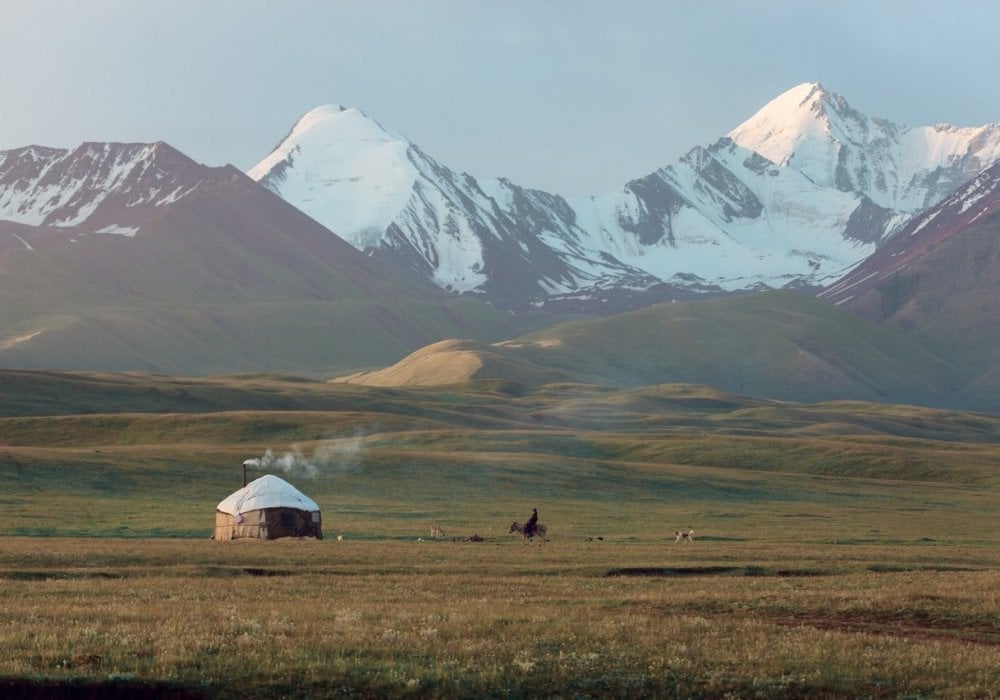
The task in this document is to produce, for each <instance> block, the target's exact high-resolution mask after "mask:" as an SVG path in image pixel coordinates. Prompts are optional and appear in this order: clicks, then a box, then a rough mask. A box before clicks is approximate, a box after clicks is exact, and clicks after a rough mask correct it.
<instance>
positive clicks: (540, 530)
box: [507, 520, 548, 544]
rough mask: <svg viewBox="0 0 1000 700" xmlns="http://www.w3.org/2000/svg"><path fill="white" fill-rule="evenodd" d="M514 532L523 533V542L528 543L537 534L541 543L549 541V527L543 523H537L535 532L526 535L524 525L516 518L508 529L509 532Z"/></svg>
mask: <svg viewBox="0 0 1000 700" xmlns="http://www.w3.org/2000/svg"><path fill="white" fill-rule="evenodd" d="M512 532H519V533H521V544H528V542H530V541H531V538H532V537H534V536H535V535H538V541H539V544H545V543H546V542H547V541H548V536H547V535H548V529H547V528H546V527H545V525H544V524H543V523H535V532H534V533H533V534H531V535H526V534H525V533H524V525H522V524H521V523H519V522H517V521H516V520H515V521H514V522H512V523H511V524H510V530H508V531H507V533H508V534H510V533H512Z"/></svg>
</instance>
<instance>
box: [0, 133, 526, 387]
mask: <svg viewBox="0 0 1000 700" xmlns="http://www.w3.org/2000/svg"><path fill="white" fill-rule="evenodd" d="M0 183H2V185H0V187H2V190H0V206H2V211H3V214H2V216H3V218H5V219H6V220H5V221H0V329H2V331H0V365H2V366H6V367H34V368H46V367H48V368H62V369H89V370H93V369H104V370H143V371H153V372H166V373H178V374H183V373H195V374H213V373H223V372H256V371H261V370H269V371H275V370H283V371H296V372H330V371H337V369H338V368H340V369H341V370H349V369H355V368H357V367H358V366H370V365H378V364H382V363H387V362H392V361H395V360H397V359H398V358H399V357H400V355H401V354H405V353H407V352H409V351H411V350H413V349H414V348H415V347H419V346H420V345H423V344H426V343H430V342H433V341H435V340H439V339H441V338H445V337H454V336H467V335H470V336H473V337H482V336H483V335H486V336H489V337H491V339H494V340H496V339H502V338H507V337H510V335H511V334H512V333H517V332H519V331H522V330H524V328H525V327H526V326H525V323H527V324H528V327H530V325H531V321H530V318H528V317H526V318H514V317H512V316H511V314H509V313H506V312H503V311H500V310H498V309H494V308H492V307H490V306H488V305H486V304H484V303H482V302H479V301H476V300H474V299H468V298H464V297H460V296H455V295H449V294H447V293H445V292H442V291H441V290H440V289H438V288H436V287H434V286H433V285H431V284H429V283H427V282H424V281H421V280H419V279H417V278H416V277H410V276H399V275H397V274H394V273H393V272H392V271H391V270H386V269H384V268H383V267H382V266H381V265H380V264H379V263H377V262H376V261H373V260H370V259H369V258H368V257H366V256H365V255H364V254H362V253H361V252H359V251H357V250H355V249H354V248H353V247H352V246H350V245H348V244H347V243H345V242H344V241H343V240H341V239H339V238H338V237H336V236H335V235H333V234H331V232H330V231H329V230H327V229H326V228H324V227H323V226H321V225H320V224H318V223H317V222H316V221H314V220H313V219H311V218H309V217H308V216H306V215H305V214H303V213H301V212H300V211H298V210H297V209H295V208H294V207H292V206H291V205H289V204H288V203H286V202H285V201H284V200H282V199H280V198H279V197H277V196H275V195H274V194H272V193H271V192H269V191H268V190H266V189H264V188H263V187H260V186H259V185H257V183H255V182H254V181H253V180H251V179H250V178H249V177H247V176H246V175H245V174H244V173H242V172H240V171H239V170H237V169H236V168H233V167H231V166H227V167H222V168H209V167H206V166H203V165H199V164H197V163H195V162H194V161H192V160H190V159H188V158H187V157H186V156H184V155H183V154H181V153H179V152H178V151H176V150H175V149H173V148H171V147H170V146H168V145H167V144H165V143H156V144H146V145H142V144H108V143H104V144H84V145H82V146H80V147H79V148H77V149H75V150H73V151H62V150H57V149H40V148H34V147H32V148H26V149H20V150H18V151H8V152H6V153H3V154H0Z"/></svg>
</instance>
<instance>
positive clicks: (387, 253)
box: [250, 83, 1000, 306]
mask: <svg viewBox="0 0 1000 700" xmlns="http://www.w3.org/2000/svg"><path fill="white" fill-rule="evenodd" d="M998 159H1000V123H997V124H991V125H987V126H983V127H975V128H958V127H951V126H944V125H938V126H934V127H922V128H915V129H911V128H908V127H905V126H903V125H900V124H896V123H894V122H891V121H888V120H885V119H874V118H869V117H866V116H865V115H863V114H861V113H860V112H858V111H856V110H855V109H853V108H852V107H851V106H850V105H849V104H848V103H847V101H846V100H845V99H844V98H843V97H841V96H839V95H835V94H833V93H829V92H827V91H826V90H824V89H823V87H822V86H821V85H820V84H819V83H803V84H802V85H798V86H795V87H794V88H792V89H791V90H788V91H787V92H785V93H783V94H782V95H780V96H778V97H777V98H775V99H774V100H772V101H771V102H770V103H768V104H767V105H765V106H764V107H763V108H762V109H761V110H759V111H758V112H757V113H756V114H755V115H753V116H752V117H751V118H750V119H748V120H747V121H745V122H744V123H743V124H741V125H739V126H738V127H736V128H735V129H733V130H732V131H731V132H730V133H729V134H728V135H727V136H725V137H723V138H721V139H719V140H718V141H717V142H715V143H714V144H712V145H710V146H708V147H696V148H694V149H692V150H691V151H690V152H688V153H687V154H686V155H685V156H684V157H683V158H681V159H680V160H679V161H678V162H677V163H674V164H672V165H668V166H666V167H664V168H661V169H660V170H658V171H656V172H654V173H651V174H649V175H646V176H645V177H641V178H638V179H635V180H632V181H630V182H628V183H626V184H625V185H624V186H623V187H622V188H621V189H620V190H618V191H616V192H613V193H609V194H605V195H601V196H597V197H583V198H574V199H571V200H567V199H565V198H563V197H561V196H559V195H557V194H551V193H547V192H541V191H538V190H528V189H525V188H521V187H518V186H517V185H516V184H514V183H512V182H510V181H509V180H506V179H502V178H501V179H496V180H485V181H477V180H476V179H475V178H473V177H472V176H470V175H466V174H462V175H459V174H457V173H455V172H453V171H451V170H450V169H448V168H447V167H446V166H444V165H442V164H440V163H438V162H437V161H435V160H433V159H432V158H431V157H430V156H428V155H427V154H426V153H424V152H423V151H421V150H420V149H419V148H418V147H417V146H416V145H415V144H413V143H411V142H410V141H408V140H407V139H406V138H405V137H403V136H401V135H399V134H397V133H395V132H391V131H389V130H387V129H385V128H384V127H382V126H381V125H379V124H378V123H377V122H374V121H373V120H370V119H369V118H368V117H366V116H365V115H364V114H363V113H361V112H360V111H358V110H353V109H345V108H343V107H340V106H326V107H320V108H317V109H315V110H312V111H311V112H309V113H308V114H306V115H305V116H304V117H303V118H302V119H300V120H299V122H298V123H297V124H296V125H295V126H294V127H293V128H292V130H291V132H290V133H289V135H288V137H287V138H286V139H285V140H284V141H283V142H282V143H281V145H279V147H278V148H277V149H275V151H273V152H272V153H271V154H270V155H269V156H268V157H267V158H265V159H264V160H262V161H261V162H260V163H259V164H258V165H257V166H256V167H254V168H253V169H251V170H250V175H251V177H253V178H254V179H256V180H258V181H259V182H261V183H262V184H263V185H265V186H266V187H268V188H269V189H271V190H272V191H274V192H275V193H277V194H278V195H280V196H282V197H283V198H285V199H286V200H287V201H289V202H291V203H292V204H294V205H295V206H297V207H299V208H300V209H302V210H303V211H304V212H306V213H307V214H309V215H310V216H312V217H313V218H316V219H317V220H318V221H320V222H321V223H323V224H324V225H326V226H327V227H328V228H330V229H331V230H332V231H334V232H335V233H337V234H338V235H340V236H342V237H344V238H345V239H346V240H348V241H349V242H350V243H351V244H352V245H354V246H355V247H356V248H359V249H361V250H366V251H368V252H369V253H370V254H372V255H378V256H382V257H385V258H388V259H392V260H395V261H396V262H397V263H399V264H401V265H404V266H406V267H408V268H410V269H414V270H417V271H419V272H420V273H421V274H423V275H425V276H426V277H427V278H429V279H431V280H432V281H434V282H435V283H436V284H437V285H438V286H440V287H443V288H445V289H451V290H454V291H467V292H477V293H481V294H483V295H485V296H486V297H487V298H490V299H491V300H494V301H497V302H499V303H501V304H507V305H512V306H518V305H541V304H545V303H550V302H552V301H553V300H554V299H559V298H561V299H564V300H565V299H577V300H587V299H592V300H593V299H600V301H601V302H606V301H607V300H608V298H607V295H608V294H613V293H616V292H623V293H641V292H643V291H644V290H658V294H659V295H660V297H662V298H670V297H676V296H678V295H683V294H684V293H685V292H689V293H704V292H712V291H714V292H724V291H738V290H744V289H753V288H759V287H783V286H788V285H811V286H823V285H825V284H828V283H830V282H832V281H833V280H835V279H837V278H838V277H840V276H842V275H843V274H844V273H845V272H846V271H847V270H848V269H850V268H851V267H852V266H854V265H856V264H857V263H858V262H860V261H861V260H863V259H864V258H866V257H867V256H869V255H870V254H872V253H873V252H874V251H875V250H876V249H877V248H878V247H879V245H880V244H881V243H882V242H884V241H885V240H887V239H889V238H890V237H891V236H892V235H893V234H894V233H895V232H896V231H898V230H899V229H900V228H901V227H902V226H903V225H905V224H906V222H907V221H909V220H910V219H911V218H912V217H913V216H914V215H916V214H917V213H919V212H920V211H922V210H923V209H925V208H927V207H928V206H931V205H933V204H935V203H936V202H938V201H940V200H941V199H943V198H944V197H946V196H947V195H948V194H949V193H950V192H951V191H952V190H954V189H955V188H956V187H958V186H959V185H960V184H962V183H963V182H966V181H967V180H969V179H970V178H972V177H974V176H975V174H976V173H978V172H979V171H981V170H982V169H983V168H985V167H988V166H989V165H992V164H993V163H994V162H996V161H997V160H998Z"/></svg>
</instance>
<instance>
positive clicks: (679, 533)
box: [674, 530, 694, 542]
mask: <svg viewBox="0 0 1000 700" xmlns="http://www.w3.org/2000/svg"><path fill="white" fill-rule="evenodd" d="M681 540H684V541H685V542H693V541H694V530H674V542H680V541H681Z"/></svg>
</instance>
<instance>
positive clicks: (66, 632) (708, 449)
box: [0, 372, 1000, 698]
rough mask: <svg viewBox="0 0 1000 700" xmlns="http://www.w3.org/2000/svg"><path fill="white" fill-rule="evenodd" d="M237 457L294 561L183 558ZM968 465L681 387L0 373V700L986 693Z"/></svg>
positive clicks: (983, 442)
mask: <svg viewBox="0 0 1000 700" xmlns="http://www.w3.org/2000/svg"><path fill="white" fill-rule="evenodd" d="M102 407H103V409H104V410H100V409H101V408H102ZM267 450H271V451H272V453H273V454H275V455H278V456H280V455H285V454H290V455H296V456H297V457H298V459H299V467H298V468H297V470H295V471H293V472H292V473H284V472H281V471H276V470H272V472H273V473H276V474H278V475H279V476H282V477H283V478H286V479H287V480H289V481H291V482H292V483H293V484H295V485H296V486H297V487H298V488H300V489H301V490H302V491H304V492H305V493H307V494H308V495H309V496H311V497H312V498H313V499H314V500H316V501H317V502H318V503H319V504H320V506H321V508H322V510H323V526H324V534H325V539H323V540H322V541H311V540H306V541H299V540H279V541H276V542H246V541H240V542H228V543H222V542H213V541H212V540H210V535H211V532H212V527H213V523H214V510H215V505H216V504H217V503H218V502H219V501H220V500H222V499H223V498H225V497H226V496H228V495H229V494H230V493H231V492H233V491H234V490H236V489H237V488H239V487H240V486H241V485H242V479H243V471H242V466H241V465H242V462H243V460H245V459H247V458H251V457H261V456H262V455H264V453H265V451H267ZM998 458H1000V418H997V417H994V416H990V415H987V414H974V413H957V412H948V411H940V410H932V409H922V408H914V407H908V406H883V405H876V404H868V403H861V402H838V403H827V404H813V405H806V404H793V403H786V402H771V401H762V400H758V399H752V398H748V397H742V396H738V395H732V394H724V393H720V392H716V391H713V390H710V389H706V388H704V387H697V386H692V385H666V386H660V387H646V388H640V389H634V390H621V389H607V388H600V387H593V386H587V385H578V384H565V385H549V386H546V387H541V388H538V389H532V388H528V387H525V386H523V385H518V384H515V383H510V382H479V383H472V384H467V385H456V386H451V387H443V388H437V389H412V390H401V389H392V390H390V389H369V388H364V387H355V386H345V385H332V384H326V383H323V382H316V381H311V380H306V379H301V378H281V377H264V376H241V377H222V378H218V377H217V378H211V379H205V380H194V379H179V378H167V377H156V376H143V375H74V374H60V373H11V372H0V483H2V485H3V488H2V490H0V511H2V513H3V519H2V521H0V534H3V535H4V538H3V539H2V540H0V648H3V649H4V650H5V655H4V656H3V658H2V659H0V694H2V695H4V696H5V697H7V696H10V697H18V696H21V697H35V696H39V695H51V696H58V695H59V694H60V693H64V694H65V693H69V692H73V693H76V695H73V697H101V696H107V695H108V694H116V693H117V694H118V695H119V696H123V697H124V696H143V695H144V696H156V697H340V696H362V697H369V696H412V697H537V696H562V697H626V696H628V697H706V698H707V697H726V696H729V697H761V698H770V697H991V696H994V695H996V694H998V692H1000V676H998V673H997V670H996V669H997V668H998V667H1000V652H998V644H1000V614H998V610H1000V606H998V605H997V602H998V600H1000V574H998V568H1000V555H998V552H1000V548H998V547H1000V521H998V518H997V517H996V513H997V512H1000V497H998V490H997V486H998V482H1000V474H998V469H997V464H998V462H1000V459H998ZM260 473H263V472H254V471H253V470H251V471H250V472H249V473H248V476H249V477H250V478H253V477H254V476H257V475H259V474H260ZM532 507H537V508H538V510H539V513H540V516H541V520H542V521H543V522H545V523H546V525H547V526H548V530H549V534H550V539H549V541H548V542H547V543H545V544H544V546H542V545H540V543H539V542H537V541H536V542H533V543H532V544H530V545H524V544H522V543H521V541H520V540H519V539H518V538H517V537H516V536H514V535H510V534H509V533H508V527H509V524H510V522H511V521H512V520H514V519H519V520H521V519H524V518H525V517H526V516H527V515H528V513H530V511H531V508H532ZM432 525H439V526H441V527H442V528H443V529H444V530H445V533H446V535H445V537H444V539H443V540H431V538H430V527H431V526H432ZM679 528H682V529H694V530H695V533H696V534H695V541H694V542H693V543H675V542H674V540H673V537H672V533H673V531H674V530H675V529H679ZM338 535H339V536H340V537H341V538H342V540H340V541H338V539H337V536H338ZM471 535H478V536H479V538H481V540H482V541H476V542H469V541H461V540H465V539H466V538H468V537H469V536H471ZM479 538H477V539H479ZM453 540H459V541H453Z"/></svg>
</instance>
